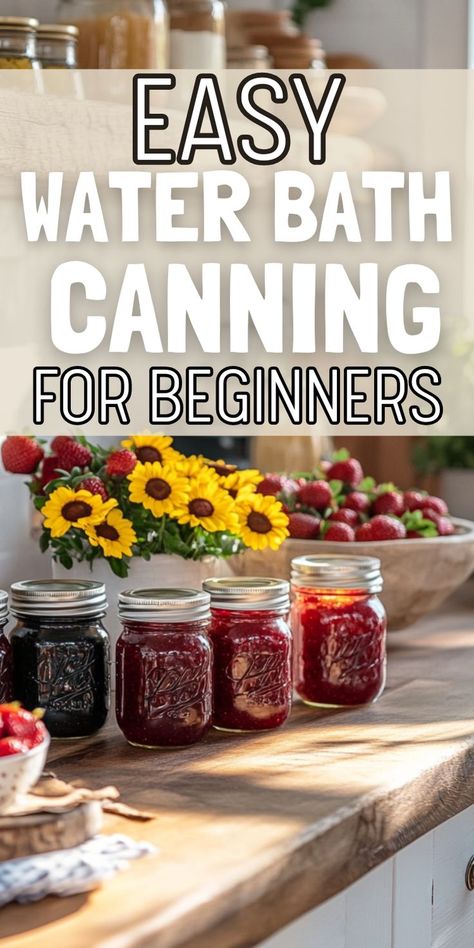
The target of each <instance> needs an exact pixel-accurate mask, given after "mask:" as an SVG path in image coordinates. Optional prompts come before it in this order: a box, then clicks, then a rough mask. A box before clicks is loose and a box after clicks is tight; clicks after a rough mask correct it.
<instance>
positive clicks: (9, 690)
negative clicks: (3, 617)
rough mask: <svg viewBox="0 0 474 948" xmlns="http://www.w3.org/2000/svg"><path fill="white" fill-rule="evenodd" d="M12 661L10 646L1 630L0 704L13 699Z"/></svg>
mask: <svg viewBox="0 0 474 948" xmlns="http://www.w3.org/2000/svg"><path fill="white" fill-rule="evenodd" d="M12 677H13V661H12V649H11V645H10V643H9V641H8V639H7V637H6V635H5V632H4V630H3V629H1V630H0V704H4V703H5V702H7V701H11V700H12V697H13V682H12Z"/></svg>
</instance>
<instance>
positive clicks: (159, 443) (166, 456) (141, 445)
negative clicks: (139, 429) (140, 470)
mask: <svg viewBox="0 0 474 948" xmlns="http://www.w3.org/2000/svg"><path fill="white" fill-rule="evenodd" d="M172 444H173V439H172V438H170V437H169V436H168V435H153V434H143V435H132V437H131V438H126V439H125V440H124V441H122V447H124V448H128V450H129V451H133V452H134V454H136V456H137V458H138V460H139V461H140V463H141V464H147V463H148V464H154V463H155V462H156V463H158V464H169V463H171V462H176V461H178V460H179V459H180V458H181V457H182V455H181V454H180V452H179V451H176V449H175V448H172V447H171V445H172Z"/></svg>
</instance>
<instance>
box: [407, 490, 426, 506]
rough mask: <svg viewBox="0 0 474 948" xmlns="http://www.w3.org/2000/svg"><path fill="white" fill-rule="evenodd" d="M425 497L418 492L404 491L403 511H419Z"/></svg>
mask: <svg viewBox="0 0 474 948" xmlns="http://www.w3.org/2000/svg"><path fill="white" fill-rule="evenodd" d="M424 499H425V495H424V494H422V493H421V491H419V490H406V491H405V492H404V494H403V502H404V504H405V510H421V505H422V503H423V501H424Z"/></svg>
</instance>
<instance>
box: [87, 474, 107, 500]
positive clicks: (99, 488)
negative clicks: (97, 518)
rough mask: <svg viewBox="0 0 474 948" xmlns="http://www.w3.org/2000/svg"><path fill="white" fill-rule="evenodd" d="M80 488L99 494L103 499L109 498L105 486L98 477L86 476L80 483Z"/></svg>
mask: <svg viewBox="0 0 474 948" xmlns="http://www.w3.org/2000/svg"><path fill="white" fill-rule="evenodd" d="M80 487H81V490H88V491H90V493H91V494H99V496H100V497H102V500H103V501H106V500H108V499H109V495H108V493H107V488H106V486H105V484H104V482H103V481H101V479H100V477H86V478H85V480H83V481H81V483H80Z"/></svg>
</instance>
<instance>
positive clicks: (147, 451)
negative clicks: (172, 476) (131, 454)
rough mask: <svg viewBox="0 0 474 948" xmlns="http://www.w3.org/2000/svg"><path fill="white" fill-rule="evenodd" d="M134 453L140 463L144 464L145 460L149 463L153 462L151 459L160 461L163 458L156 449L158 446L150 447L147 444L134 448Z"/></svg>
mask: <svg viewBox="0 0 474 948" xmlns="http://www.w3.org/2000/svg"><path fill="white" fill-rule="evenodd" d="M135 454H136V456H137V458H138V460H139V461H141V463H142V464H146V462H147V461H149V462H150V463H151V464H153V461H159V462H160V463H161V461H162V460H163V458H162V455H161V451H158V448H152V446H151V445H149V444H147V445H145V446H144V447H143V448H135Z"/></svg>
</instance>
